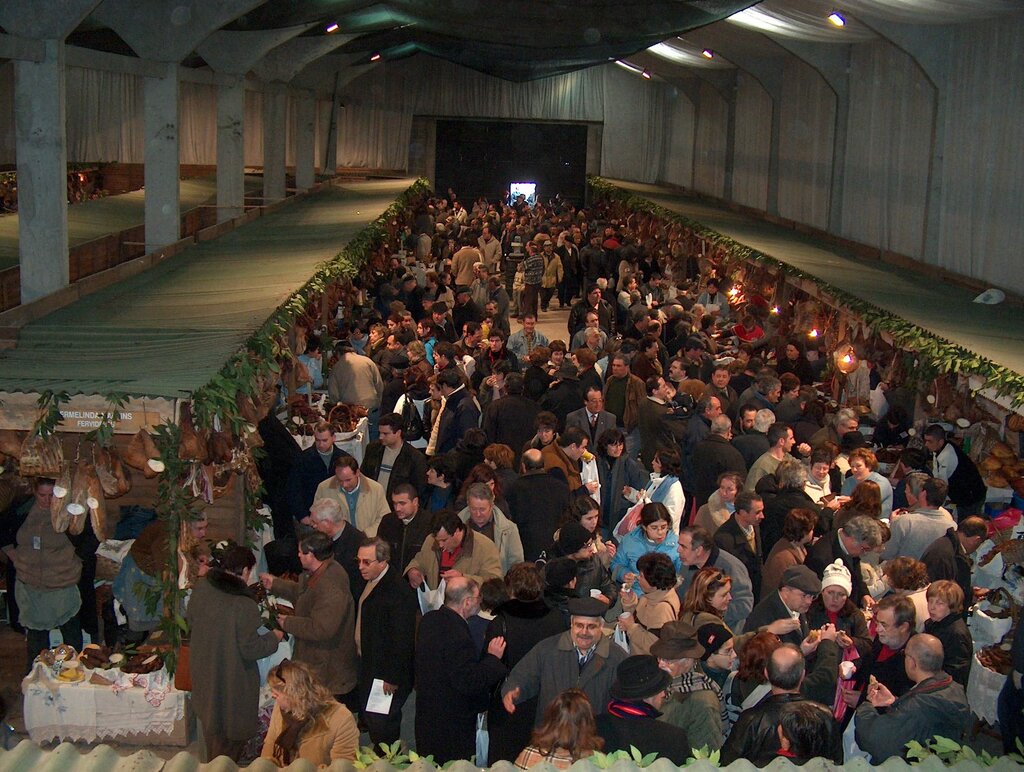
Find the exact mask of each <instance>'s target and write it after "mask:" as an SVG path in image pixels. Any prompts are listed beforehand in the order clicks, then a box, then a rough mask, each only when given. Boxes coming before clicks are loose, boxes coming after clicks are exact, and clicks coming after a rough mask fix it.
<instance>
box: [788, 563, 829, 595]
mask: <svg viewBox="0 0 1024 772" xmlns="http://www.w3.org/2000/svg"><path fill="white" fill-rule="evenodd" d="M779 586H780V587H794V588H796V589H797V590H800V591H801V592H806V593H807V594H808V595H817V594H818V593H819V592H821V579H819V578H818V575H817V574H816V573H814V572H813V571H812V570H811V569H809V568H808V567H807V566H804V565H796V566H790V567H789V568H787V569H786V570H785V572H783V574H782V583H781V584H780V585H779Z"/></svg>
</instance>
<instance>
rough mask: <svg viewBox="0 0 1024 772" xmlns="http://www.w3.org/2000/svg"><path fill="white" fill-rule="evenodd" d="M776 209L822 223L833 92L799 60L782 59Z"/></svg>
mask: <svg viewBox="0 0 1024 772" xmlns="http://www.w3.org/2000/svg"><path fill="white" fill-rule="evenodd" d="M782 77H783V80H782V112H781V114H780V118H781V125H780V131H779V133H780V139H779V214H780V215H781V216H782V217H788V218H790V219H792V220H796V221H797V222H802V223H807V224H809V225H813V226H815V227H818V228H827V227H828V201H829V186H830V183H831V180H832V142H833V136H834V134H835V110H836V99H835V94H834V93H833V92H832V91H831V89H829V87H828V84H827V83H825V81H824V79H823V78H822V77H821V76H820V75H819V74H818V73H817V72H816V71H814V70H812V69H811V68H810V67H808V66H807V65H806V64H804V63H803V62H799V61H797V60H795V59H787V61H786V64H785V66H784V69H783V73H782Z"/></svg>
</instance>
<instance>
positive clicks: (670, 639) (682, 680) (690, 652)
mask: <svg viewBox="0 0 1024 772" xmlns="http://www.w3.org/2000/svg"><path fill="white" fill-rule="evenodd" d="M704 653H705V652H704V647H703V646H701V645H700V642H699V641H698V640H697V631H696V630H694V629H693V627H691V626H690V625H687V624H685V623H683V622H669V623H668V624H666V625H664V626H663V627H662V628H661V637H660V638H659V639H658V640H657V641H656V642H655V643H654V644H653V645H652V646H651V655H652V656H654V657H657V659H658V667H660V668H661V669H662V670H664V671H665V672H666V673H668V675H669V677H670V678H671V679H672V682H671V683H670V684H669V686H668V699H666V700H665V704H664V705H663V706H662V707H661V712H662V714H663V715H662V718H661V720H662V721H664V722H666V723H668V724H671V725H672V726H678V727H680V728H683V729H685V730H686V736H687V737H688V738H689V739H690V744H691V745H692V747H694V748H703V747H704V746H705V745H706V746H708V750H712V751H714V750H718V749H719V748H721V747H722V740H723V737H722V700H721V697H720V696H719V695H720V694H721V689H718V688H717V684H715V683H714V682H713V681H712V680H711V679H710V678H709V677H708V676H707V674H706V673H705V672H704V670H703V668H702V667H701V661H702V660H703V659H704Z"/></svg>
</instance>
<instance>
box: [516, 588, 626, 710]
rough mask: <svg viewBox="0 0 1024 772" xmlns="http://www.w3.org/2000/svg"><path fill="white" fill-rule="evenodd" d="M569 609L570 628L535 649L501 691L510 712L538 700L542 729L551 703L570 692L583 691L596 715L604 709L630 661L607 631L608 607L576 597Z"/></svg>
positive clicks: (522, 660) (520, 663) (544, 641)
mask: <svg viewBox="0 0 1024 772" xmlns="http://www.w3.org/2000/svg"><path fill="white" fill-rule="evenodd" d="M568 605H569V630H568V631H567V632H564V633H560V634H559V635H553V636H551V637H550V638H545V639H544V640H543V641H541V642H540V643H538V644H537V645H536V646H534V647H533V648H532V649H531V650H530V652H529V653H528V654H527V655H526V656H525V657H523V658H522V659H521V660H519V662H518V664H516V666H515V667H514V668H512V672H511V673H509V675H508V678H507V679H505V685H504V686H503V687H502V696H503V702H504V704H505V710H507V711H508V712H509V713H514V712H515V710H516V703H517V702H523V701H524V700H528V699H530V698H531V697H537V698H538V700H537V715H536V717H535V719H534V721H535V724H537V725H539V724H540V722H541V719H542V718H543V715H544V709H545V708H547V706H548V703H550V702H551V700H553V699H554V698H555V697H557V696H558V695H559V694H561V693H562V692H563V691H565V690H566V689H572V688H576V689H582V690H583V692H584V694H586V695H587V699H589V700H590V704H591V705H592V706H593V708H594V712H595V713H596V712H599V711H600V710H602V709H603V708H604V706H605V705H606V704H607V703H608V700H609V698H610V695H611V687H612V682H613V681H614V680H615V668H616V667H617V666H618V665H619V663H620V662H622V661H623V660H624V659H625V658H626V652H624V651H623V650H622V648H621V647H619V646H616V645H614V644H613V643H612V640H611V639H610V638H608V637H607V636H605V635H604V633H603V632H602V626H603V624H604V619H603V617H604V613H605V612H606V611H607V610H608V606H607V605H606V604H604V603H602V602H601V601H599V600H597V599H596V598H573V599H572V600H570V601H569V604H568Z"/></svg>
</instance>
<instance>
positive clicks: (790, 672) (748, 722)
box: [722, 644, 843, 764]
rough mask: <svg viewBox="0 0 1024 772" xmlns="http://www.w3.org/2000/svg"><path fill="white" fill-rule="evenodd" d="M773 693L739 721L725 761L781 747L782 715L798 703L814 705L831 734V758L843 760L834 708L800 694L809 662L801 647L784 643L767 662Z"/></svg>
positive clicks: (824, 728) (822, 727)
mask: <svg viewBox="0 0 1024 772" xmlns="http://www.w3.org/2000/svg"><path fill="white" fill-rule="evenodd" d="M765 671H766V672H767V674H768V683H769V684H770V685H771V692H770V693H769V694H768V696H767V697H765V698H764V699H763V700H761V701H760V702H759V703H757V705H755V706H754V707H752V708H748V709H747V710H745V711H743V712H742V713H741V714H740V717H739V718H738V719H737V720H736V723H735V725H734V726H733V728H732V731H731V732H730V733H729V739H728V740H726V742H725V745H723V746H722V764H732V762H734V761H736V760H737V759H754V758H756V757H759V756H765V755H770V754H771V753H774V752H775V751H778V749H779V734H778V726H779V724H780V723H781V721H782V716H783V715H784V714H785V713H786V712H788V711H790V710H792V709H793V706H795V705H813V706H814V707H815V708H817V710H816V712H815V713H814V714H812V715H815V716H816V723H817V724H818V726H819V731H820V732H821V733H823V734H824V735H826V736H827V737H828V743H827V747H828V748H829V751H830V753H829V758H830V759H831V761H833V762H835V763H836V764H842V763H843V748H842V735H841V734H840V731H839V725H838V723H836V721H835V720H834V719H833V718H832V711H831V710H829V709H828V708H826V707H825V706H824V705H822V704H820V703H817V702H813V701H811V700H808V699H807V698H806V697H804V696H802V695H801V694H800V685H801V684H802V683H803V680H804V675H805V673H806V663H805V661H804V656H803V654H802V653H801V652H800V648H799V647H798V646H795V645H793V644H784V645H782V646H780V647H779V648H778V649H776V650H775V651H773V652H772V653H771V656H770V657H769V658H768V662H767V663H766V665H765Z"/></svg>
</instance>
